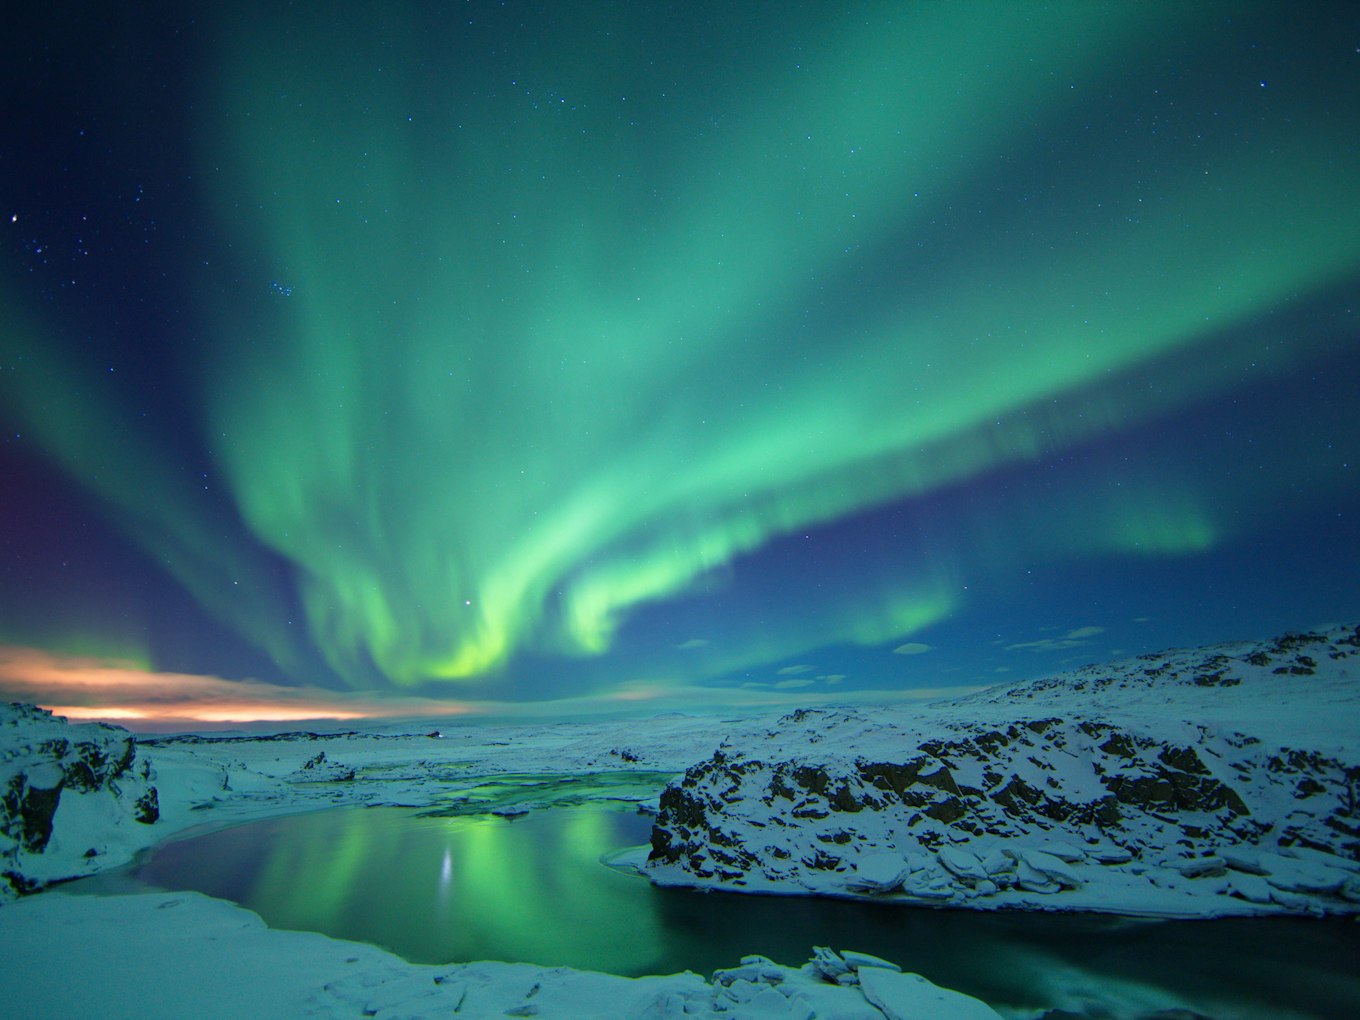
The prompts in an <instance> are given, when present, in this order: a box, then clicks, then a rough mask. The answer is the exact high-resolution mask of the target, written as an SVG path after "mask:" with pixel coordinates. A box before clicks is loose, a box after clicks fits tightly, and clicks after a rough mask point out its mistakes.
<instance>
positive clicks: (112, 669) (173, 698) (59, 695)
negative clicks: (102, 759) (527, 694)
mask: <svg viewBox="0 0 1360 1020" xmlns="http://www.w3.org/2000/svg"><path fill="white" fill-rule="evenodd" d="M0 696H5V697H8V698H10V699H12V700H19V701H27V702H30V703H33V704H37V705H39V706H40V707H42V708H45V709H47V710H48V711H50V712H52V713H54V714H55V715H60V716H64V717H66V718H67V719H73V720H81V721H98V720H103V721H106V722H111V723H120V722H121V723H131V724H144V725H147V726H154V727H157V728H160V727H165V726H168V725H182V726H184V727H186V728H190V727H193V726H194V725H224V724H247V723H271V722H279V723H282V722H300V721H303V720H308V719H315V720H351V719H392V718H400V717H415V716H453V715H470V714H474V713H476V712H477V711H478V708H477V707H476V706H473V705H469V704H466V703H463V702H446V701H440V700H438V699H435V698H417V697H391V698H384V697H382V696H381V695H380V694H360V693H351V692H347V691H332V690H327V689H324V688H319V687H286V686H283V685H281V684H270V683H262V682H261V681H258V680H227V679H224V678H222V677H217V676H204V675H200V674H192V673H157V672H151V671H148V670H145V669H142V668H140V667H138V666H135V665H133V664H131V663H128V662H123V661H116V660H103V659H95V658H89V657H85V656H73V655H62V654H58V653H55V652H48V651H44V650H42V649H38V648H29V647H23V646H16V645H0Z"/></svg>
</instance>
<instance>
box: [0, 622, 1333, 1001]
mask: <svg viewBox="0 0 1360 1020" xmlns="http://www.w3.org/2000/svg"><path fill="white" fill-rule="evenodd" d="M1358 666H1360V631H1357V629H1356V628H1354V627H1342V628H1334V629H1331V630H1328V631H1326V632H1325V633H1319V634H1311V635H1293V636H1288V637H1286V638H1281V639H1277V640H1275V641H1270V642H1262V643H1260V644H1241V645H1232V646H1223V647H1219V648H1210V649H1196V650H1192V651H1176V652H1169V653H1166V654H1165V655H1160V656H1145V657H1142V658H1139V659H1134V660H1129V661H1128V662H1124V663H1117V664H1114V665H1111V666H1103V667H1086V668H1083V669H1081V670H1077V671H1074V672H1071V673H1067V674H1063V675H1061V676H1058V677H1054V678H1051V679H1048V680H1043V681H1038V682H1035V683H1030V684H1023V685H1017V686H1014V687H1004V686H1003V687H998V688H993V689H991V690H989V691H985V692H981V693H979V694H975V695H970V696H968V697H966V698H962V699H956V700H953V701H949V702H942V703H937V704H934V705H928V706H909V705H902V706H900V707H882V706H875V708H874V709H873V710H872V711H865V710H860V709H855V708H844V709H827V710H817V711H803V712H796V713H793V714H792V715H788V716H784V717H782V718H779V717H776V716H775V715H770V716H765V717H752V718H726V719H717V718H713V717H688V716H683V715H673V716H666V717H658V718H652V719H647V720H629V721H626V722H612V721H611V722H578V723H571V724H555V725H554V724H543V725H526V724H521V725H514V726H486V725H469V724H466V723H462V724H453V725H449V726H446V727H444V728H443V730H442V732H433V733H432V732H430V730H429V727H430V725H431V724H430V723H428V722H427V723H424V724H423V725H417V726H413V727H412V728H411V729H410V730H407V731H402V730H401V729H400V727H395V726H391V725H388V726H385V727H383V728H382V729H381V730H376V731H371V732H350V733H331V734H316V733H310V732H299V733H291V734H278V735H273V736H240V737H231V736H221V735H218V736H212V737H206V736H199V737H193V736H185V737H168V738H156V739H154V740H147V741H143V742H141V743H134V742H133V741H132V740H131V739H130V737H129V735H128V734H127V733H126V732H125V731H122V730H120V729H118V728H116V727H109V726H102V725H97V724H86V725H69V724H67V723H65V722H64V721H63V720H60V719H55V718H53V717H51V716H50V715H49V714H48V713H45V712H43V711H42V710H39V709H34V708H32V707H30V706H10V707H8V708H0V794H2V795H3V797H2V800H0V858H3V861H2V862H0V868H2V869H3V877H4V878H5V880H6V881H4V882H2V883H0V903H5V901H6V900H10V901H12V902H8V903H5V905H3V906H0V962H2V963H3V966H4V968H5V972H6V980H5V992H6V1003H7V1009H9V1010H11V1011H13V1013H14V1014H15V1015H26V1016H52V1017H57V1016H63V1017H64V1016H83V1015H100V1016H183V1015H198V1016H209V1015H220V1016H240V1015H251V1016H269V1015H278V1016H299V1015H315V1016H354V1015H358V1014H360V1013H363V1014H365V1015H377V1016H427V1015H433V1014H436V1013H439V1012H441V1011H442V1012H445V1013H448V1012H450V1011H454V1010H457V1011H458V1015H466V1016H502V1015H510V1016H533V1015H539V1016H545V1017H575V1016H580V1017H657V1018H662V1017H680V1016H710V1015H712V1016H718V1015H721V1016H726V1017H741V1016H745V1017H767V1016H768V1017H775V1016H779V1017H803V1018H808V1017H846V1018H855V1017H865V1018H868V1020H879V1018H881V1017H884V1016H888V1017H899V1016H900V1017H907V1016H921V1017H937V1018H948V1017H974V1016H977V1017H984V1016H995V1015H996V1014H995V1013H993V1012H992V1011H991V1010H990V1009H989V1008H988V1007H986V1006H985V1005H983V1004H981V1003H979V1002H978V1001H977V1000H974V999H968V998H967V997H964V996H958V995H955V994H953V993H948V992H946V991H944V990H941V989H937V988H935V987H934V986H933V985H930V984H929V983H928V982H926V981H925V980H924V979H922V978H916V977H913V976H908V975H901V974H899V973H897V972H896V971H895V970H893V969H892V968H891V967H885V966H882V965H881V964H882V961H875V960H873V959H867V958H865V959H861V958H859V957H857V956H856V955H855V954H853V953H847V954H844V955H841V956H836V955H834V954H831V953H830V952H829V951H819V952H818V954H817V958H816V959H815V960H814V961H813V962H811V963H809V964H808V965H807V966H805V967H803V968H802V969H793V968H789V967H781V966H776V965H775V964H773V963H770V962H769V961H766V960H762V959H760V958H749V959H748V960H747V961H744V962H743V963H742V964H741V965H740V966H737V967H735V968H734V969H733V970H732V971H730V972H719V973H718V974H716V975H714V977H713V979H712V980H703V979H700V978H698V977H695V976H694V975H679V976H672V977H664V978H662V977H658V978H646V979H626V978H620V977H612V976H607V975H600V974H591V973H587V972H581V971H570V970H564V969H561V968H557V969H547V968H541V967H534V966H530V965H526V964H513V965H512V964H498V963H472V964H464V965H457V966H449V967H438V968H432V967H417V966H414V965H410V964H407V963H405V962H404V961H402V960H400V959H399V958H397V957H394V956H391V955H390V954H387V953H385V952H383V951H381V950H378V949H375V948H373V947H369V946H363V945H357V944H353V943H345V942H340V941H336V940H333V939H328V938H326V937H324V936H320V935H309V934H300V933H292V932H278V931H271V930H269V929H267V928H266V927H264V926H263V924H262V923H261V922H260V920H259V918H258V917H257V916H256V915H254V914H252V913H250V912H249V911H246V910H243V909H241V908H239V907H236V906H233V905H230V904H226V903H223V902H221V901H217V900H212V899H209V898H207V897H203V896H199V895H197V894H191V893H176V894H162V893H157V894H139V895H131V896H89V895H84V896H76V895H68V894H67V893H65V892H63V891H61V890H59V889H57V890H50V891H47V892H43V893H41V894H39V895H26V896H20V898H18V899H17V900H15V897H16V896H19V895H20V894H22V893H25V892H30V891H33V890H36V889H38V888H40V887H42V886H44V885H46V884H48V883H51V882H55V881H57V880H59V879H62V878H68V877H75V876H81V875H87V874H93V873H95V872H98V871H102V870H106V869H108V868H111V867H113V866H115V865H118V864H121V863H124V862H126V861H127V860H129V859H130V858H131V857H132V856H133V855H134V854H135V853H136V852H137V851H138V850H140V849H142V848H145V847H148V846H150V845H152V844H154V843H156V842H159V841H162V840H164V839H166V838H168V837H171V836H173V835H175V834H177V833H180V832H183V831H184V830H186V829H189V828H191V827H194V826H199V825H202V824H214V825H228V824H234V823H237V822H242V821H247V820H251V819H256V818H262V817H267V816H271V815H278V814H283V813H289V812H297V811H305V810H312V809H316V808H319V807H326V806H332V805H334V806H341V805H364V804H368V805H373V804H394V805H411V806H422V807H433V806H444V807H456V808H457V809H459V810H464V811H483V810H485V811H501V812H509V813H513V812H518V811H522V810H525V809H532V808H534V807H539V806H549V805H552V804H556V803H572V802H575V801H579V800H581V799H602V798H616V799H623V800H633V801H640V802H643V803H644V804H647V803H648V802H650V804H651V806H652V807H653V808H654V809H656V810H658V811H659V814H658V817H657V826H656V829H655V830H654V835H653V841H652V842H653V845H652V847H651V848H650V857H651V860H650V861H646V860H645V858H646V857H647V856H648V854H647V852H646V851H639V852H637V853H634V854H633V855H631V859H632V861H633V862H634V863H635V864H636V865H637V866H638V867H639V868H641V869H642V870H643V871H644V873H646V874H648V875H649V877H651V878H652V879H653V880H654V881H657V882H659V883H664V884H683V885H693V886H699V887H721V888H727V889H739V890H745V891H769V892H779V893H799V894H821V895H828V894H829V895H836V896H851V897H869V898H873V899H875V900H876V901H879V902H904V903H917V904H919V903H922V902H928V903H941V904H948V905H953V906H966V907H971V908H978V909H995V908H1019V909H1103V910H1114V911H1120V912H1132V913H1154V914H1167V915H1177V916H1218V915H1224V914H1233V913H1319V912H1330V913H1346V912H1354V911H1356V910H1357V902H1356V901H1357V900H1360V865H1357V859H1360V806H1358V805H1357V798H1358V797H1360V758H1357V756H1356V750H1357V748H1360V669H1358V668H1357V667H1358ZM715 748H716V749H715ZM682 773H683V775H682ZM667 776H670V777H672V781H671V782H670V784H669V785H668V786H667V787H666V789H665V790H664V792H662V793H661V796H660V798H659V800H658V799H657V796H656V794H657V791H658V789H660V787H661V786H662V784H663V783H664V782H665V780H666V777H667ZM627 856H628V855H625V857H627ZM734 962H735V961H734ZM73 974H75V975H79V977H78V979H73V977H72V975H73Z"/></svg>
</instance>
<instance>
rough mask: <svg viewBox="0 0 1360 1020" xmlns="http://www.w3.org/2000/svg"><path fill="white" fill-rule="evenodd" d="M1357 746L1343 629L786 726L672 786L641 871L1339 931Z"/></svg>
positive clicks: (1347, 631) (656, 877) (658, 876)
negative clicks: (1317, 919)
mask: <svg viewBox="0 0 1360 1020" xmlns="http://www.w3.org/2000/svg"><path fill="white" fill-rule="evenodd" d="M1357 748H1360V631H1357V628H1355V627H1353V626H1344V627H1333V628H1329V629H1327V630H1325V631H1322V632H1318V633H1309V634H1302V635H1286V636H1285V637H1282V638H1278V639H1275V640H1273V641H1267V642H1260V643H1257V644H1235V645H1229V646H1219V647H1213V648H1205V649H1192V650H1188V651H1185V650H1175V651H1171V652H1167V653H1164V654H1162V655H1159V656H1140V657H1138V658H1136V659H1131V660H1127V661H1124V662H1119V663H1113V664H1110V665H1106V666H1099V667H1096V666H1088V667H1082V668H1081V669H1078V670H1074V671H1072V672H1070V673H1065V674H1061V675H1058V676H1055V677H1050V678H1046V679H1044V680H1040V681H1036V682H1034V683H1030V684H1024V685H1016V686H1001V687H997V688H993V689H991V690H988V691H982V692H978V693H976V694H972V695H968V696H965V697H963V698H958V699H955V700H952V701H947V702H939V703H936V704H934V705H930V706H926V707H924V708H912V707H906V706H903V707H876V708H875V709H874V710H873V711H871V712H869V711H864V710H861V709H857V708H853V707H847V708H839V709H820V710H800V711H797V712H794V713H792V714H790V715H788V716H786V717H784V718H782V719H780V720H778V721H777V723H776V724H775V725H774V726H772V727H770V728H769V729H768V730H766V731H765V732H763V733H757V734H755V735H754V736H747V737H746V738H744V739H742V740H737V739H729V740H728V741H727V742H726V743H725V744H724V745H723V746H722V747H721V748H719V750H718V751H717V752H715V753H714V754H713V755H711V756H710V757H709V758H708V759H706V760H704V761H701V762H698V763H696V764H694V765H692V766H691V767H690V768H689V769H688V770H686V774H685V776H684V777H682V778H681V779H680V780H678V781H676V782H674V783H672V784H671V785H670V786H669V787H668V788H667V790H666V791H664V792H663V794H662V797H661V801H660V807H661V810H660V812H659V815H658V819H657V830H656V833H655V834H654V837H653V846H654V849H653V853H652V855H651V859H650V860H649V862H648V865H647V869H646V870H647V872H648V874H649V875H650V876H651V878H652V880H653V881H655V882H657V883H658V884H663V885H668V886H691V887H698V888H721V889H725V890H730V891H736V892H757V893H772V892H778V893H805V894H814V895H822V896H838V897H847V898H866V897H867V898H873V899H875V900H876V901H878V902H883V903H918V904H940V905H949V906H956V907H967V908H970V909H1042V910H1086V911H1108V912H1115V913H1124V914H1135V915H1145V916H1154V917H1221V916H1256V915H1265V914H1280V913H1332V914H1354V913H1356V900H1357V899H1360V875H1357V874H1356V871H1357V867H1358V866H1357V864H1356V861H1355V859H1354V858H1355V856H1356V853H1357V848H1358V847H1360V844H1357V842H1356V838H1355V834H1356V831H1357V829H1356V824H1355V820H1354V819H1355V811H1356V806H1355V805H1356V781H1355V776H1356V775H1360V758H1357V757H1356V749H1357ZM710 812H711V813H712V815H713V817H712V819H710V818H709V814H710ZM681 820H683V822H682V821H681ZM715 833H716V835H714V834H715ZM898 858H900V859H903V860H905V861H907V862H908V863H909V867H910V872H909V874H907V875H906V876H905V877H904V878H903V879H902V880H901V883H900V885H898V884H897V883H896V882H895V881H894V879H895V878H896V874H895V869H894V867H893V864H894V862H895V860H896V859H898ZM1007 859H1009V861H1010V862H1012V863H1009V864H1008V863H1007ZM1229 872H1233V873H1239V872H1240V873H1244V874H1254V875H1257V876H1259V877H1264V878H1265V879H1266V882H1267V885H1268V887H1269V889H1270V890H1271V891H1270V893H1269V895H1263V893H1262V887H1261V885H1260V884H1259V883H1252V882H1245V883H1243V882H1235V881H1230V880H1229V876H1228V873H1229Z"/></svg>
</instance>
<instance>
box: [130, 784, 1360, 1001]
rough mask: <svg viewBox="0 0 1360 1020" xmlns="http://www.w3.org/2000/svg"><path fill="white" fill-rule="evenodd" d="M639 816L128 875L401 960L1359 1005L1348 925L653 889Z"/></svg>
mask: <svg viewBox="0 0 1360 1020" xmlns="http://www.w3.org/2000/svg"><path fill="white" fill-rule="evenodd" d="M650 829H651V822H650V820H649V819H647V818H645V817H643V816H640V815H638V814H636V813H634V812H632V811H630V810H619V808H618V806H617V805H606V804H592V805H586V806H580V807H561V808H553V809H550V810H543V811H536V812H534V813H532V814H530V815H527V816H525V817H522V818H517V819H514V820H506V819H504V818H497V817H489V816H471V817H457V818H431V817H421V816H420V815H419V814H418V813H417V812H415V811H413V810H409V809H401V808H347V809H337V810H332V811H322V812H317V813H314V814H304V815H294V816H290V817H283V818H274V819H269V820H266V821H261V822H255V823H251V824H248V825H241V826H237V827H235V828H229V829H223V830H220V831H216V832H210V833H207V834H205V835H201V836H196V837H192V838H188V839H182V840H179V841H176V842H172V843H168V844H165V845H163V846H161V847H159V848H158V849H156V850H155V851H154V852H153V853H152V854H151V855H150V856H148V857H147V858H146V859H144V860H143V861H142V862H140V863H139V864H138V865H137V866H136V868H135V871H134V874H135V877H136V879H137V880H138V881H140V882H143V883H147V884H150V885H154V886H157V887H161V888H166V889H176V890H178V889H193V890H197V891H200V892H204V893H207V894H209V895H212V896H218V897H222V898H224V899H228V900H233V901H235V902H237V903H240V904H243V905H244V906H247V907H249V908H250V909H251V910H254V911H256V912H257V913H259V914H260V915H261V916H262V917H264V919H265V920H266V921H267V922H268V923H269V924H270V925H271V926H273V927H276V928H292V929H301V930H307V931H320V932H324V933H326V934H328V935H333V936H336V937H339V938H346V939H355V940H359V941H364V942H371V943H376V944H378V945H381V946H385V947H387V948H388V949H391V950H393V951H394V952H396V953H399V954H400V955H402V956H404V957H405V958H407V959H408V960H412V961H415V962H420V963H448V962H455V961H466V960H485V959H490V960H507V961H527V962H532V963H538V964H544V965H550V966H570V967H580V968H586V969H591V970H602V971H608V972H612V973H616V974H627V975H639V974H668V973H675V972H678V971H683V970H693V971H697V972H698V973H701V974H703V973H708V972H711V971H713V970H714V969H717V968H719V967H730V966H734V965H735V964H736V963H737V961H738V959H739V958H740V957H741V956H743V955H745V954H748V953H761V954H763V955H766V956H769V957H771V958H772V959H774V960H776V961H778V962H780V963H785V964H791V965H795V966H796V965H798V964H801V963H802V962H804V961H805V960H806V959H807V958H808V956H809V955H810V952H811V948H812V946H814V945H826V946H832V947H835V948H840V949H858V950H862V951H865V952H870V953H875V954H877V955H879V956H883V957H885V958H887V959H890V960H894V961H896V962H898V963H900V964H902V965H903V966H904V967H906V968H907V969H909V970H915V971H918V972H920V973H922V974H925V975H926V976H927V977H929V978H930V979H931V980H933V981H936V982H938V983H940V984H944V985H948V986H951V987H954V988H958V989H960V990H963V991H966V992H969V993H970V994H973V995H977V996H979V997H981V998H983V999H985V1000H987V1001H988V1002H990V1003H992V1004H993V1005H995V1006H998V1007H1009V1008H1017V1007H1019V1008H1030V1009H1039V1008H1057V1007H1061V1008H1065V1009H1069V1010H1075V1011H1080V1012H1081V1013H1084V1014H1085V1015H1088V1016H1092V1017H1110V1018H1123V1017H1145V1016H1148V1015H1150V1014H1152V1013H1153V1012H1155V1011H1157V1010H1161V1009H1174V1008H1181V1009H1187V1008H1193V1009H1195V1010H1197V1011H1198V1012H1200V1013H1201V1014H1203V1015H1206V1016H1209V1017H1212V1018H1214V1020H1229V1018H1234V1020H1236V1018H1242V1020H1248V1018H1250V1020H1256V1018H1261V1020H1264V1018H1267V1017H1269V1018H1272V1020H1287V1018H1304V1017H1312V1018H1332V1017H1335V1018H1343V1017H1344V1018H1355V1017H1360V925H1357V924H1355V923H1352V922H1346V921H1314V920H1285V919H1279V920H1225V921H1199V922H1153V921H1131V920H1126V919H1120V918H1112V917H1101V916H1092V915H1064V914H1051V915H1047V914H1033V913H1029V914H996V913H980V912H974V911H950V910H930V909H914V908H904V907H892V906H886V905H878V906H876V905H874V904H871V903H863V902H847V901H832V900H815V899H808V898H798V897H755V896H743V895H736V894H722V893H711V894H702V893H694V892H687V891H683V890H666V889H657V888H655V887H653V886H652V885H650V884H649V883H648V882H646V881H645V880H643V879H639V878H636V877H632V876H629V875H625V874H621V873H619V872H617V871H614V870H612V869H610V868H607V867H604V866H602V865H601V864H600V863H599V858H600V856H601V855H602V854H605V853H608V852H611V851H614V850H616V849H618V848H620V847H624V846H628V845H632V844H637V843H643V842H646V841H647V838H648V836H649V834H650Z"/></svg>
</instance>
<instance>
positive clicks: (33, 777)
mask: <svg viewBox="0 0 1360 1020" xmlns="http://www.w3.org/2000/svg"><path fill="white" fill-rule="evenodd" d="M154 778H155V774H154V772H153V770H152V768H151V766H150V764H149V762H147V761H146V760H144V759H143V760H139V759H138V757H137V747H136V743H135V741H134V740H133V738H132V734H130V733H128V732H127V731H126V730H122V729H119V728H117V727H115V726H106V725H103V724H101V723H87V724H83V725H78V726H75V725H71V724H69V723H67V722H66V720H64V719H61V718H58V717H55V716H53V715H52V713H50V712H48V711H46V710H44V709H41V708H35V707H33V706H32V705H20V704H9V705H4V706H0V873H2V877H3V881H0V902H3V901H4V900H6V899H10V898H13V897H14V896H15V895H18V894H22V893H27V892H33V891H35V890H37V889H40V888H42V887H43V886H44V885H46V884H47V883H48V882H52V881H55V880H57V879H62V878H70V877H74V876H78V875H88V874H92V873H93V872H95V871H98V870H100V869H102V868H104V867H108V866H110V865H111V864H115V863H122V862H123V861H125V860H127V859H128V858H129V857H130V856H131V854H132V853H133V852H135V851H136V850H138V849H140V848H141V847H144V846H147V845H149V844H151V843H152V842H153V841H154V839H155V837H154V835H153V834H152V833H151V832H150V831H149V829H150V827H151V826H152V825H154V824H155V822H156V821H157V819H158V818H159V817H160V806H159V799H158V796H157V791H156V787H155V786H154V785H152V781H153V780H154Z"/></svg>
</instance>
